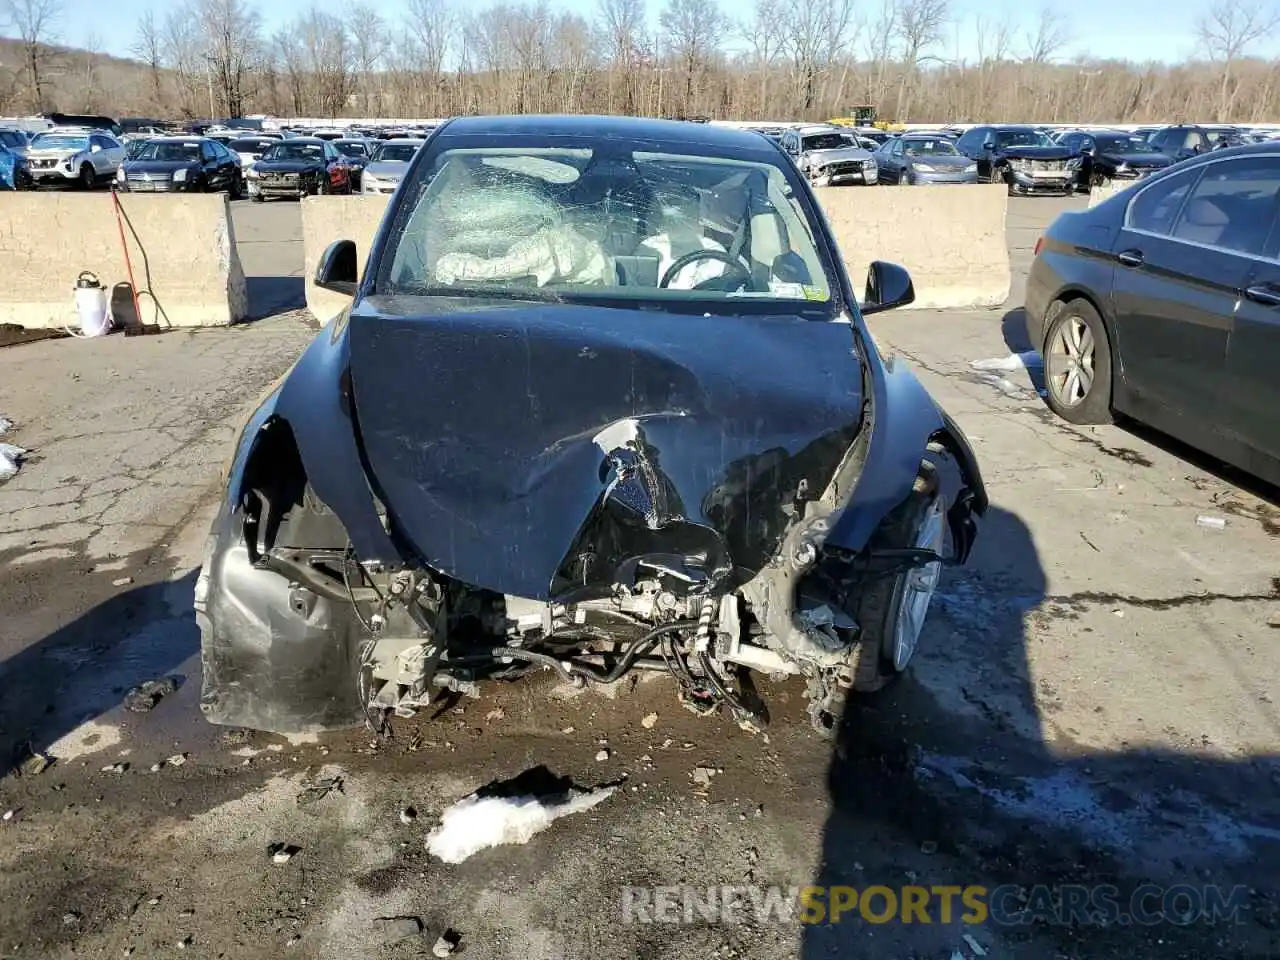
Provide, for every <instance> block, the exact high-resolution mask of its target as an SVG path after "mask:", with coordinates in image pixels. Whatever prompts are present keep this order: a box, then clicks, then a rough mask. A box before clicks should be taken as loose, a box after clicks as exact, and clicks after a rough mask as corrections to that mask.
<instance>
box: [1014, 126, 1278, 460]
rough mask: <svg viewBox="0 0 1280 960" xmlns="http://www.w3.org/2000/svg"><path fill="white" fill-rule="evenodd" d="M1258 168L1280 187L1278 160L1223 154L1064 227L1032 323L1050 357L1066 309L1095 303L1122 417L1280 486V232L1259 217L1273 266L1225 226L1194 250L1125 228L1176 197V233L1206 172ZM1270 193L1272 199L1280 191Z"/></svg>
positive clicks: (1269, 149)
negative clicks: (1133, 211)
mask: <svg viewBox="0 0 1280 960" xmlns="http://www.w3.org/2000/svg"><path fill="white" fill-rule="evenodd" d="M1251 157H1253V158H1261V159H1262V160H1263V161H1265V162H1268V163H1270V164H1272V165H1273V169H1274V170H1275V171H1276V172H1275V173H1274V174H1273V175H1272V182H1275V183H1280V149H1277V147H1276V146H1274V145H1267V144H1259V145H1254V146H1249V147H1243V148H1233V149H1224V150H1221V151H1212V152H1210V153H1205V154H1203V155H1200V156H1197V157H1193V158H1192V159H1189V160H1186V161H1184V162H1182V163H1178V164H1175V165H1173V166H1171V167H1169V168H1167V169H1165V170H1162V171H1160V172H1157V173H1154V174H1152V175H1151V176H1150V177H1148V178H1147V179H1145V180H1144V181H1142V182H1141V183H1140V184H1137V185H1135V186H1132V187H1129V188H1128V189H1126V190H1124V191H1122V192H1120V193H1118V194H1116V195H1114V196H1112V197H1110V198H1108V199H1107V200H1105V201H1103V202H1102V203H1099V204H1098V205H1097V206H1095V207H1092V208H1090V209H1089V210H1086V211H1081V212H1077V213H1066V214H1063V215H1061V216H1059V217H1058V219H1057V220H1055V221H1054V223H1053V224H1052V225H1051V226H1050V228H1049V230H1048V231H1047V232H1046V234H1045V236H1044V238H1043V240H1042V244H1041V249H1040V252H1039V254H1038V255H1037V256H1036V258H1035V260H1034V261H1033V263H1032V266H1031V269H1030V271H1029V273H1028V278H1027V293H1026V322H1027V333H1028V336H1029V338H1030V339H1031V342H1032V344H1033V346H1035V347H1036V349H1042V348H1043V347H1044V343H1045V338H1046V334H1047V329H1048V325H1049V323H1050V321H1051V320H1052V318H1053V317H1054V315H1055V311H1056V310H1057V309H1059V308H1060V305H1061V304H1063V303H1065V302H1067V301H1070V300H1072V299H1075V298H1083V299H1086V300H1088V301H1089V302H1090V303H1091V304H1092V306H1093V307H1094V309H1095V310H1097V312H1098V314H1099V316H1100V317H1101V318H1102V320H1103V323H1104V326H1105V329H1106V333H1107V337H1108V340H1109V346H1110V351H1111V356H1112V384H1111V388H1112V393H1111V397H1112V407H1113V409H1114V410H1115V411H1116V412H1118V413H1123V414H1125V415H1127V416H1130V417H1133V418H1134V419H1137V420H1140V421H1142V422H1144V423H1147V424H1149V425H1151V426H1153V427H1155V428H1157V429H1159V430H1161V431H1164V432H1166V433H1169V434H1171V435H1173V436H1175V437H1177V438H1179V439H1181V440H1183V441H1185V442H1187V443H1190V444H1192V445H1194V446H1196V447H1198V448H1200V449H1202V450H1204V451H1205V452H1207V453H1209V454H1211V455H1213V456H1215V457H1218V458H1220V459H1222V460H1225V461H1227V462H1229V463H1232V464H1234V465H1235V466H1237V467H1240V468H1241V469H1243V470H1246V471H1248V472H1250V473H1253V474H1255V475H1257V476H1260V477H1262V478H1264V479H1266V480H1268V481H1269V482H1272V483H1280V387H1277V385H1276V384H1277V381H1276V379H1275V377H1274V375H1272V374H1266V373H1264V371H1267V370H1274V369H1275V368H1276V365H1277V364H1280V261H1278V259H1277V255H1278V254H1280V231H1277V230H1276V228H1275V227H1274V225H1272V226H1270V227H1268V224H1267V222H1266V221H1265V220H1263V221H1253V219H1252V214H1251V213H1249V212H1247V211H1246V212H1245V216H1246V217H1247V218H1249V220H1250V222H1249V223H1246V224H1245V227H1246V228H1247V229H1248V230H1249V231H1250V233H1249V235H1250V236H1255V237H1256V236H1265V237H1266V239H1265V248H1263V249H1262V250H1261V251H1260V253H1261V254H1262V255H1257V256H1254V255H1246V254H1242V253H1240V252H1237V251H1235V250H1233V249H1231V248H1230V244H1232V243H1233V242H1235V241H1233V240H1231V239H1230V237H1231V235H1230V234H1227V233H1226V232H1225V230H1224V228H1223V226H1222V224H1221V223H1214V225H1211V226H1197V225H1196V224H1197V222H1193V221H1188V223H1189V226H1188V229H1187V235H1186V237H1183V236H1178V237H1173V236H1168V235H1162V234H1159V233H1157V232H1152V231H1150V230H1142V229H1136V228H1134V226H1133V225H1132V224H1130V223H1128V222H1127V219H1126V218H1127V217H1128V216H1129V211H1130V208H1131V205H1134V204H1136V203H1137V202H1138V199H1139V198H1141V197H1143V196H1144V194H1146V193H1147V191H1152V193H1151V194H1150V196H1151V197H1157V196H1160V195H1161V194H1160V193H1159V191H1161V190H1168V191H1170V196H1171V198H1172V199H1171V200H1170V204H1171V205H1170V207H1169V213H1168V221H1169V228H1170V229H1173V224H1174V223H1175V222H1179V223H1180V222H1181V221H1175V218H1176V217H1178V216H1181V213H1180V211H1182V210H1183V207H1182V204H1184V203H1187V202H1188V201H1187V199H1186V191H1189V190H1192V189H1193V188H1194V186H1195V185H1196V184H1197V183H1198V182H1199V178H1200V177H1201V176H1203V175H1205V171H1206V170H1221V169H1223V168H1221V167H1218V166H1217V165H1218V164H1219V163H1220V162H1222V161H1231V160H1248V159H1249V158H1251ZM1166 184H1167V186H1165V185H1166ZM1248 189H1252V188H1248ZM1261 189H1262V191H1263V195H1264V196H1269V194H1268V193H1267V191H1268V190H1274V189H1275V188H1274V187H1268V186H1267V185H1266V184H1262V185H1261ZM1153 202H1154V201H1153ZM1271 207H1272V214H1271V216H1272V217H1273V219H1274V217H1275V216H1276V211H1275V210H1274V202H1271ZM1205 222H1206V223H1209V222H1210V221H1207V220H1206V221H1205ZM1231 226H1232V223H1231V221H1230V220H1228V221H1226V227H1227V228H1230V227H1231ZM1258 230H1261V234H1259V233H1257V232H1256V231H1258ZM1206 231H1217V232H1220V233H1221V234H1222V236H1223V238H1224V242H1222V243H1219V242H1209V241H1208V240H1207V239H1206V238H1207V237H1210V236H1216V235H1217V234H1216V233H1212V232H1206ZM1236 236H1239V233H1238V232H1237V233H1236ZM1260 242H1261V241H1260ZM1224 244H1225V245H1224ZM1120 254H1124V255H1125V259H1124V260H1122V259H1120V257H1119V255H1120ZM1126 260H1127V261H1129V262H1125V261H1126ZM1272 301H1274V302H1272Z"/></svg>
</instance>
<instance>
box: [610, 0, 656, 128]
mask: <svg viewBox="0 0 1280 960" xmlns="http://www.w3.org/2000/svg"><path fill="white" fill-rule="evenodd" d="M598 22H599V26H600V33H601V39H602V41H603V46H604V50H605V56H606V57H607V58H608V60H609V65H610V67H611V68H612V72H613V75H619V76H621V79H622V88H623V101H622V103H621V105H620V106H621V109H622V111H623V112H624V113H634V112H635V111H636V108H637V103H636V101H637V97H638V90H639V86H638V79H639V78H638V76H637V73H638V70H639V68H640V66H641V64H643V63H645V62H646V61H647V59H648V53H649V51H648V43H647V29H646V26H645V4H644V0H600V7H599V21H598ZM612 79H613V77H612V76H611V77H610V83H609V109H610V111H612V110H613V108H614V102H613V83H612Z"/></svg>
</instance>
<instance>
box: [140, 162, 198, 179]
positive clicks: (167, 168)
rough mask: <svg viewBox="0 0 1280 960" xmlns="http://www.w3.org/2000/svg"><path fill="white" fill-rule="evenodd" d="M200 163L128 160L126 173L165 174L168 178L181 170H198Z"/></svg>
mask: <svg viewBox="0 0 1280 960" xmlns="http://www.w3.org/2000/svg"><path fill="white" fill-rule="evenodd" d="M199 168H200V163H199V161H197V160H127V161H125V165H124V169H125V173H126V174H128V173H155V174H164V175H166V176H168V175H170V174H173V173H176V172H177V171H179V170H192V171H195V170H198V169H199Z"/></svg>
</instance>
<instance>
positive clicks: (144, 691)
mask: <svg viewBox="0 0 1280 960" xmlns="http://www.w3.org/2000/svg"><path fill="white" fill-rule="evenodd" d="M177 689H178V685H177V684H176V683H174V682H173V681H172V680H170V679H169V678H168V677H161V678H160V679H159V680H146V681H144V682H142V683H140V684H138V685H137V686H136V687H133V688H131V689H130V690H129V692H128V693H126V694H125V695H124V705H125V709H127V710H132V711H133V712H134V713H147V712H148V711H150V710H152V709H154V708H155V705H156V704H157V703H159V702H160V701H161V700H163V699H164V698H165V697H167V696H169V694H171V693H173V692H174V691H175V690H177Z"/></svg>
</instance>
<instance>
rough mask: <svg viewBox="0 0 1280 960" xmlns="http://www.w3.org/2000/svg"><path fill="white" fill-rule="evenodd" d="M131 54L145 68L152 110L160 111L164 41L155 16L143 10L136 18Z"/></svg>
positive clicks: (162, 100)
mask: <svg viewBox="0 0 1280 960" xmlns="http://www.w3.org/2000/svg"><path fill="white" fill-rule="evenodd" d="M132 53H133V55H134V56H135V57H137V58H138V59H139V60H141V61H142V63H143V65H144V66H146V68H147V82H148V86H149V89H150V91H151V103H152V108H153V109H154V110H156V111H162V110H163V109H164V104H165V96H164V73H163V67H164V41H163V39H162V38H161V30H160V27H159V25H157V23H156V17H155V14H154V13H153V12H152V11H151V10H144V11H143V13H142V16H141V17H139V18H138V34H137V37H136V38H135V39H134V41H133V48H132Z"/></svg>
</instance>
